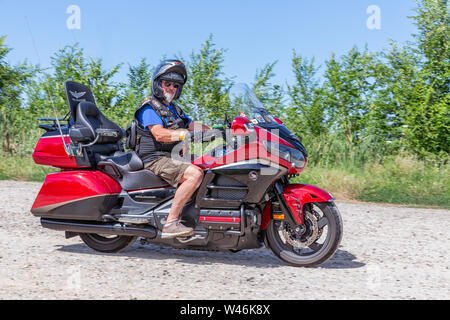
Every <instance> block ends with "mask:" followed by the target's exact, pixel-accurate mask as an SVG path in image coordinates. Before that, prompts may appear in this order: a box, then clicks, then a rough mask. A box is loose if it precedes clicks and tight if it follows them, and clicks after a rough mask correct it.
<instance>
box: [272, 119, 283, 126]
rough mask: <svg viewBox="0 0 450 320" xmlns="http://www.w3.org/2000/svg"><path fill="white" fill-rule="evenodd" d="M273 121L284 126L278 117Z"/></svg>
mask: <svg viewBox="0 0 450 320" xmlns="http://www.w3.org/2000/svg"><path fill="white" fill-rule="evenodd" d="M273 120H275V122H276V123H278V124H283V121H281V120H280V119H278V118H277V117H273Z"/></svg>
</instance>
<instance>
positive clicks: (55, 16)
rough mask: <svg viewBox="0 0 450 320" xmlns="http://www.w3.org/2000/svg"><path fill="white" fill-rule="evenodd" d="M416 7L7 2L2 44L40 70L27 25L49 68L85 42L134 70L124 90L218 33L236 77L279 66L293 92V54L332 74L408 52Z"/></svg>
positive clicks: (244, 1) (405, 1) (250, 1)
mask: <svg viewBox="0 0 450 320" xmlns="http://www.w3.org/2000/svg"><path fill="white" fill-rule="evenodd" d="M70 5H77V6H78V7H79V8H80V10H81V15H80V22H81V25H80V27H81V29H79V30H78V29H75V30H69V29H68V28H67V25H66V21H67V19H68V18H69V16H70V14H68V13H66V10H67V8H68V7H69V6H70ZM370 5H376V6H378V7H379V8H380V21H381V29H378V30H376V29H375V30H370V29H368V27H367V26H366V21H367V20H368V18H369V16H370V14H367V13H366V10H367V8H368V7H369V6H370ZM415 6H416V5H415V2H414V0H395V1H387V0H370V1H367V0H340V1H338V0H317V1H306V0H278V1H274V0H258V1H256V0H240V1H237V0H227V1H212V0H210V1H206V0H192V1H186V0H184V1H181V0H180V1H179V0H172V1H153V0H150V1H148V0H147V1H144V0H127V1H104V0H95V1H94V0H90V1H87V0H70V1H65V0H59V1H56V0H40V1H31V0H28V1H25V0H0V35H6V36H7V39H6V44H7V45H8V46H9V47H12V48H13V49H14V50H13V51H12V52H11V53H10V54H9V56H8V58H9V61H10V62H12V63H16V62H20V61H23V60H25V59H27V60H28V61H30V62H32V63H38V62H39V59H38V58H37V56H36V51H35V49H34V47H33V43H32V40H31V36H30V33H29V31H28V27H27V21H26V19H25V16H26V17H27V20H28V21H29V24H30V26H31V29H32V33H33V36H34V39H35V41H36V46H37V50H38V52H39V56H40V62H41V64H42V65H43V66H48V65H49V63H50V56H51V55H52V54H53V53H55V52H56V51H57V50H58V49H59V48H62V47H64V46H65V45H69V44H73V43H75V42H79V43H80V45H81V47H83V48H84V50H85V52H86V54H87V55H89V56H93V57H96V58H101V59H103V61H104V63H105V66H106V67H108V68H110V67H112V66H114V65H116V64H118V63H121V62H123V63H125V64H124V66H123V67H122V71H121V73H120V75H119V76H118V77H116V80H117V81H124V80H125V75H126V73H127V64H128V63H129V64H131V65H135V64H137V63H138V62H139V60H140V59H141V58H143V57H145V58H147V62H148V63H150V64H151V65H155V64H156V63H157V62H158V61H159V60H160V59H161V57H162V56H163V55H166V56H167V57H172V56H174V55H175V54H178V55H182V56H184V57H188V56H189V54H190V53H191V52H192V51H193V50H198V49H199V48H200V46H201V44H202V43H203V42H204V41H205V40H206V39H207V38H208V36H209V35H210V34H213V37H214V42H215V43H216V47H217V48H225V49H227V52H226V56H225V69H224V71H225V73H226V75H227V76H229V77H232V76H234V77H236V80H238V81H243V82H251V81H252V80H253V78H254V75H255V72H256V70H257V69H258V68H261V67H263V66H264V65H265V64H266V63H269V62H273V61H275V60H278V64H277V65H276V68H275V72H276V74H277V76H276V78H275V82H278V83H284V82H285V81H288V82H290V83H291V81H292V71H291V59H292V50H293V49H295V50H296V52H297V53H298V54H300V55H302V56H305V57H308V58H312V57H315V60H316V62H317V63H318V64H322V65H323V63H324V61H325V60H326V59H327V58H328V57H329V55H330V54H331V53H332V52H334V53H335V54H336V55H338V56H339V55H342V54H344V53H346V52H347V51H348V50H350V48H351V47H352V46H358V47H359V48H363V47H364V46H365V45H366V44H367V45H368V48H369V50H370V51H378V50H383V48H387V47H388V46H389V39H393V40H396V41H398V42H400V43H405V41H408V40H411V33H414V32H415V26H414V25H413V23H412V21H411V19H408V18H407V16H411V15H414V12H413V10H412V9H413V8H414V7H415Z"/></svg>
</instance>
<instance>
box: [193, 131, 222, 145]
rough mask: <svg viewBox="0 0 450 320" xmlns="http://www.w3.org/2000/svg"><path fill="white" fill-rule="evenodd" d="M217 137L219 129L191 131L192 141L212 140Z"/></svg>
mask: <svg viewBox="0 0 450 320" xmlns="http://www.w3.org/2000/svg"><path fill="white" fill-rule="evenodd" d="M216 137H217V130H205V131H190V132H189V139H190V141H191V142H196V143H198V142H211V141H214V140H215V139H216Z"/></svg>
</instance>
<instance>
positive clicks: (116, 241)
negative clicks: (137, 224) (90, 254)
mask: <svg viewBox="0 0 450 320" xmlns="http://www.w3.org/2000/svg"><path fill="white" fill-rule="evenodd" d="M80 238H81V240H83V242H84V243H85V244H86V245H87V246H88V247H89V248H91V249H94V250H95V251H99V252H108V253H115V252H119V251H122V250H125V249H126V248H128V247H129V246H131V245H133V243H134V242H135V241H136V239H137V237H133V236H108V235H100V234H94V233H80Z"/></svg>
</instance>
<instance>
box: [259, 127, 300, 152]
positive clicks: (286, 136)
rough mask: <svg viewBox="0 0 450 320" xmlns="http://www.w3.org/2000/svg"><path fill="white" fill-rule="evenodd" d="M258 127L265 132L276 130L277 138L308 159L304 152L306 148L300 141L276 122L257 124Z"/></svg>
mask: <svg viewBox="0 0 450 320" xmlns="http://www.w3.org/2000/svg"><path fill="white" fill-rule="evenodd" d="M258 126H259V127H261V128H263V129H265V130H267V131H273V130H278V136H279V137H280V138H282V139H284V140H286V141H287V142H289V143H290V144H292V145H293V146H294V147H295V148H297V149H298V150H300V151H301V152H302V153H303V155H304V156H305V158H307V157H308V152H307V151H306V148H305V147H304V146H303V144H302V143H301V141H300V139H299V138H298V137H297V136H296V135H295V134H293V133H292V132H291V131H290V130H289V129H288V128H286V126H284V125H282V124H279V123H276V122H270V123H258Z"/></svg>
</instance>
